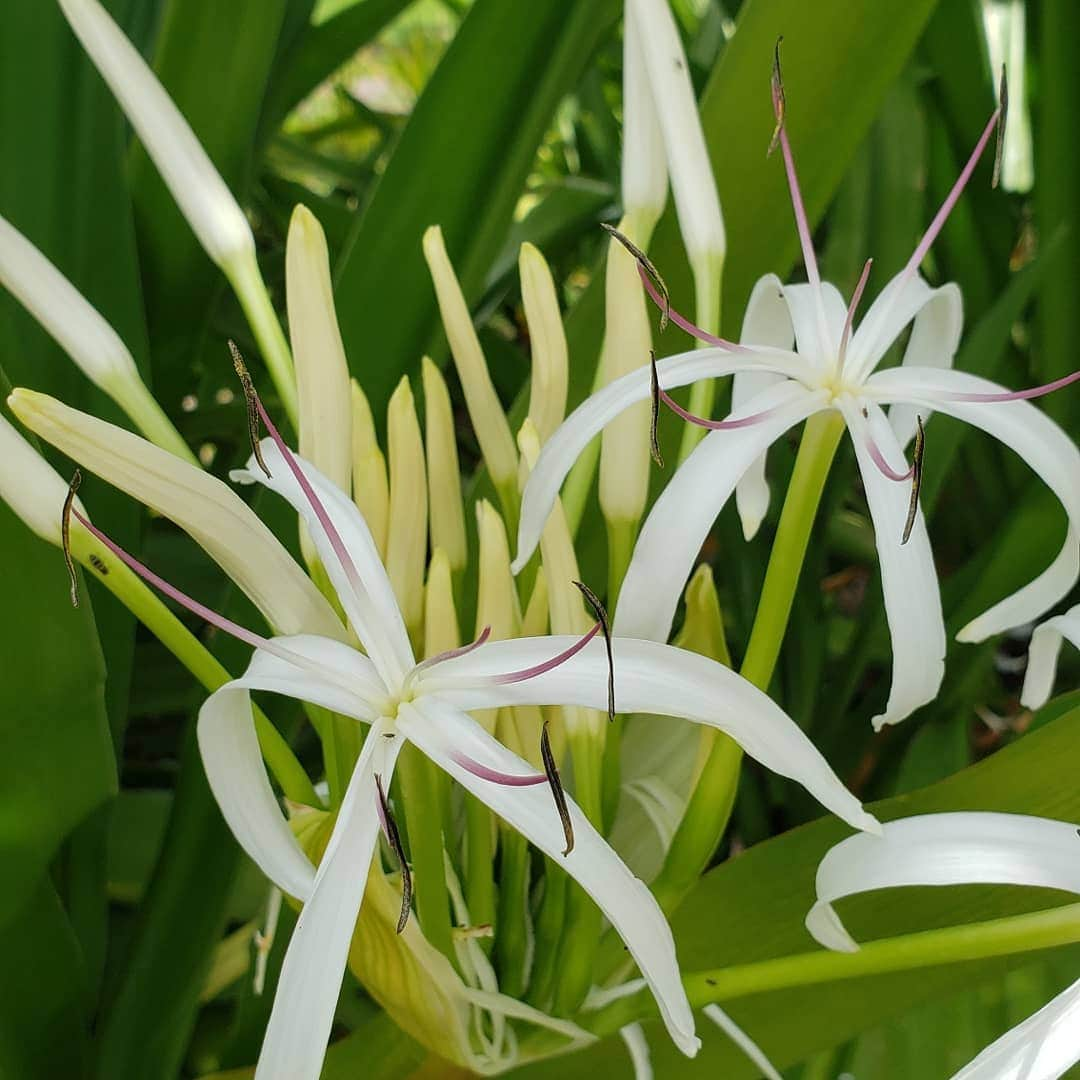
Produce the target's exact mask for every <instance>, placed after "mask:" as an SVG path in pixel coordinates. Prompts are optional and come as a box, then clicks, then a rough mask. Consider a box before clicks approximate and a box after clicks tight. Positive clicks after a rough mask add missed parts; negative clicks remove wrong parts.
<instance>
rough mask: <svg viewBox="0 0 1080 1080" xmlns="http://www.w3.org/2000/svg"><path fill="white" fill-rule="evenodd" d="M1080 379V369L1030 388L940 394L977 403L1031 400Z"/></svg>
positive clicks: (951, 398)
mask: <svg viewBox="0 0 1080 1080" xmlns="http://www.w3.org/2000/svg"><path fill="white" fill-rule="evenodd" d="M1077 379H1080V371H1074V372H1073V373H1072V374H1071V375H1064V376H1062V377H1061V378H1060V379H1055V380H1054V381H1053V382H1048V383H1044V384H1043V385H1042V386H1033V387H1031V388H1030V389H1028V390H1004V391H1001V392H995V393H989V394H957V393H949V392H943V393H942V394H941V395H940V396H941V397H943V398H947V399H948V400H949V401H970V402H973V403H976V404H979V403H981V404H986V405H990V404H993V403H994V402H997V401H1030V400H1031V399H1032V398H1039V397H1043V396H1045V395H1046V394H1052V393H1053V392H1054V391H1055V390H1062V389H1064V388H1065V387H1066V386H1070V385H1071V384H1072V383H1074V382H1076V381H1077Z"/></svg>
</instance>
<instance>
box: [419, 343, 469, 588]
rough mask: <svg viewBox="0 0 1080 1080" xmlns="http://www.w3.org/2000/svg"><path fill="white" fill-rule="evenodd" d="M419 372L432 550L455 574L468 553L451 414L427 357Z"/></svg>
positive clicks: (446, 395) (442, 382) (438, 377)
mask: <svg viewBox="0 0 1080 1080" xmlns="http://www.w3.org/2000/svg"><path fill="white" fill-rule="evenodd" d="M421 371H422V376H423V380H424V448H425V450H426V451H427V477H428V500H429V506H430V512H429V517H430V519H431V520H430V528H431V548H432V550H435V548H441V549H442V550H443V551H444V552H445V553H446V557H447V558H448V559H449V560H450V569H451V570H453V571H454V572H455V573H457V572H459V571H461V570H464V569H465V563H466V561H467V559H468V549H467V548H466V546H465V505H464V503H463V502H462V499H461V468H460V466H459V465H458V453H457V433H456V432H455V430H454V413H453V410H452V409H451V407H450V394H449V392H448V391H447V389H446V380H445V379H444V378H443V376H442V372H441V371H440V370H439V369H438V368H437V367H436V366H435V365H434V364H433V363H432V361H431V358H430V357H427V356H425V357H424V360H423V364H422V365H421Z"/></svg>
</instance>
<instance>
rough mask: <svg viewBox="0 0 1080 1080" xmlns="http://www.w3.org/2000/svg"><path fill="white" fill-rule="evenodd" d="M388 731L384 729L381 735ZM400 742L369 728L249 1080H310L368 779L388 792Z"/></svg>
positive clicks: (371, 808)
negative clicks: (378, 780) (254, 1068)
mask: <svg viewBox="0 0 1080 1080" xmlns="http://www.w3.org/2000/svg"><path fill="white" fill-rule="evenodd" d="M387 730H388V729H387ZM403 744H404V740H403V739H401V738H396V737H395V738H385V737H384V728H383V727H382V726H381V725H379V724H377V725H375V727H373V728H372V730H371V732H370V734H369V735H368V738H367V740H366V741H365V743H364V749H363V751H362V752H361V754H360V760H359V761H358V762H357V763H356V767H355V769H354V770H353V775H352V779H350V781H349V786H348V789H347V790H346V792H345V798H344V800H343V801H342V804H341V809H340V811H339V812H338V818H337V821H336V822H335V824H334V831H333V833H332V834H331V836H330V842H329V844H328V845H327V848H326V852H325V854H324V855H323V857H322V861H321V862H320V863H319V871H318V873H317V874H316V876H315V883H314V885H313V887H312V890H311V896H310V898H309V899H308V900H307V901H306V903H305V904H304V909H303V911H301V912H300V918H299V920H298V921H297V923H296V929H295V930H294V931H293V936H292V940H291V941H290V942H289V948H288V951H287V952H286V954H285V961H284V963H283V965H282V968H281V976H280V978H279V979H278V988H277V994H276V995H275V997H274V1007H273V1010H272V1011H271V1013H270V1020H269V1023H268V1024H267V1027H266V1036H265V1038H264V1039H263V1044H262V1050H261V1051H260V1052H259V1064H258V1066H257V1067H256V1070H255V1076H256V1080H318V1077H319V1074H320V1073H321V1071H322V1064H323V1056H324V1054H325V1053H326V1044H327V1041H328V1040H329V1038H330V1027H331V1025H332V1024H333V1021H334V1006H335V1005H336V1004H337V999H338V994H339V992H340V990H341V980H342V977H343V976H344V974H345V963H346V960H347V959H348V953H349V942H350V941H351V940H352V936H353V929H354V928H355V926H356V917H357V913H358V912H359V910H360V902H361V900H362V899H363V896H364V889H365V887H366V886H367V878H368V869H369V867H370V866H371V858H372V855H373V854H374V852H375V843H376V840H377V839H378V835H379V812H378V801H377V800H378V794H377V791H376V787H375V775H376V774H378V775H379V776H380V777H381V778H382V785H383V790H384V791H389V788H390V777H391V775H392V773H393V770H394V763H395V761H396V760H397V755H398V752H399V751H400V749H401V747H402V745H403Z"/></svg>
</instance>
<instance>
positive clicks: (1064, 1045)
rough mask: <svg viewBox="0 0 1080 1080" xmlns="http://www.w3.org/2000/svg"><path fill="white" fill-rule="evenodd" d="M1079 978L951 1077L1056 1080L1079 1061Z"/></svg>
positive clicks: (993, 1079) (972, 1079)
mask: <svg viewBox="0 0 1080 1080" xmlns="http://www.w3.org/2000/svg"><path fill="white" fill-rule="evenodd" d="M1078 1025H1080V980H1078V981H1077V982H1074V983H1073V984H1072V986H1069V987H1067V988H1066V989H1065V990H1063V991H1062V992H1061V993H1060V994H1058V996H1057V997H1056V998H1054V999H1053V1000H1051V1001H1050V1002H1048V1003H1047V1004H1046V1005H1044V1006H1043V1007H1042V1008H1041V1009H1040V1010H1039V1011H1038V1012H1037V1013H1033V1014H1032V1015H1031V1016H1029V1017H1028V1018H1027V1019H1026V1020H1025V1021H1024V1022H1023V1023H1022V1024H1017V1025H1016V1027H1014V1028H1013V1029H1012V1030H1011V1031H1007V1032H1006V1033H1005V1034H1004V1035H1002V1036H1001V1038H1000V1039H998V1040H997V1041H996V1042H992V1043H991V1044H990V1045H989V1046H988V1047H987V1048H986V1049H985V1050H983V1052H982V1053H981V1054H979V1056H978V1057H977V1058H975V1059H974V1060H972V1061H969V1062H968V1063H967V1065H965V1066H964V1067H963V1068H962V1069H961V1070H960V1071H959V1072H958V1073H957V1074H956V1075H955V1076H954V1077H953V1080H1057V1077H1059V1076H1063V1075H1064V1074H1065V1072H1066V1071H1068V1070H1069V1069H1070V1068H1071V1067H1072V1066H1073V1065H1075V1064H1076V1063H1077V1061H1080V1038H1078V1037H1077V1027H1078Z"/></svg>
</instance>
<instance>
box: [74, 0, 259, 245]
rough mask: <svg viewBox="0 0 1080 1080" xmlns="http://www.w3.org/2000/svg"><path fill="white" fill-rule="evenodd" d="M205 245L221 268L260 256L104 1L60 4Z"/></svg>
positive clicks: (241, 217)
mask: <svg viewBox="0 0 1080 1080" xmlns="http://www.w3.org/2000/svg"><path fill="white" fill-rule="evenodd" d="M59 3H60V7H61V9H62V10H63V12H64V15H65V16H66V17H67V20H68V22H69V23H70V24H71V28H72V30H74V31H75V33H76V35H77V36H78V38H79V40H80V41H81V42H82V44H83V48H85V49H86V51H87V53H89V55H90V59H91V60H92V61H93V62H94V66H95V67H96V68H97V69H98V71H99V72H100V73H101V76H102V78H104V80H105V81H106V82H107V83H108V84H109V88H110V89H111V90H112V92H113V94H114V95H115V96H116V99H117V101H118V102H119V103H120V106H121V108H122V109H123V110H124V112H125V113H126V114H127V118H128V119H129V120H130V121H131V126H132V127H133V128H134V129H135V131H136V132H137V133H138V136H139V139H140V140H141V141H142V144H143V146H144V147H145V148H146V152H147V153H148V154H149V155H150V157H151V158H153V161H154V164H155V165H156V166H157V168H158V171H159V172H160V173H161V178H162V179H163V180H164V181H165V183H166V185H167V186H168V188H169V190H170V191H171V192H172V196H173V198H174V199H175V200H176V202H177V204H178V205H179V207H180V209H181V210H182V211H183V214H184V217H186V218H187V220H188V224H190V225H191V228H192V230H193V231H194V232H195V235H196V236H197V237H198V238H199V242H200V243H201V244H202V246H203V247H204V248H205V249H206V253H207V254H208V255H209V256H210V258H211V259H213V260H214V262H216V263H218V265H221V264H222V263H223V262H225V261H227V260H228V259H229V258H231V257H234V256H236V255H237V254H240V253H245V254H246V253H250V254H251V255H252V256H253V255H254V252H255V241H254V239H253V237H252V235H251V228H250V226H249V225H248V223H247V218H246V217H244V212H243V211H242V210H241V209H240V207H239V206H238V205H237V202H236V200H235V199H234V198H233V196H232V193H231V192H230V191H229V189H228V187H227V186H226V184H225V181H224V180H222V179H221V176H220V175H219V174H218V171H217V169H215V168H214V165H213V162H211V160H210V158H209V157H208V156H207V154H206V151H205V150H204V149H203V147H202V144H201V143H200V142H199V140H198V139H197V138H196V137H195V133H194V132H193V131H192V130H191V128H190V127H189V126H188V123H187V121H186V120H185V119H184V117H183V116H182V115H181V113H180V110H179V109H178V108H177V107H176V105H175V104H174V103H173V101H172V99H171V98H170V97H169V95H168V94H167V93H166V92H165V89H164V87H163V86H162V85H161V83H159V82H158V80H157V78H156V77H155V75H154V73H153V72H152V71H151V70H150V68H149V67H147V65H146V61H145V60H143V58H142V57H141V56H140V55H139V51H138V50H137V49H136V48H135V46H134V45H132V44H131V42H130V41H128V39H127V38H126V37H124V34H123V32H122V31H121V30H120V28H119V27H118V26H117V25H116V23H114V22H113V21H112V19H110V18H109V16H108V15H107V14H106V12H105V10H104V8H102V6H101V5H100V4H99V3H98V2H97V0H59Z"/></svg>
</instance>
